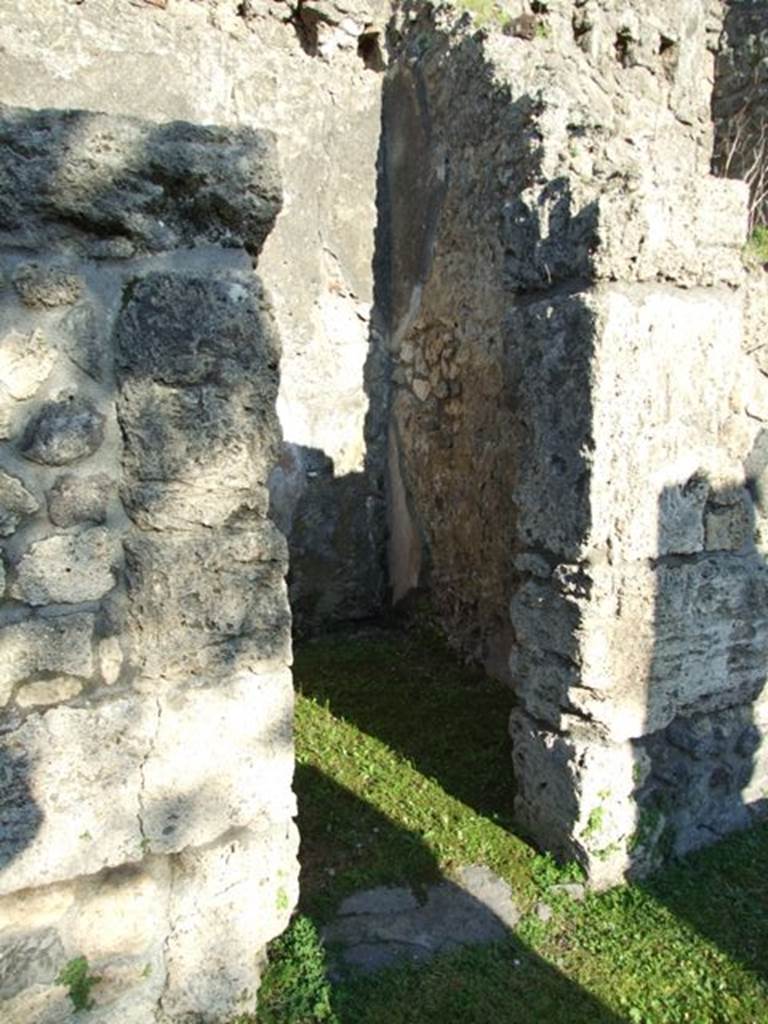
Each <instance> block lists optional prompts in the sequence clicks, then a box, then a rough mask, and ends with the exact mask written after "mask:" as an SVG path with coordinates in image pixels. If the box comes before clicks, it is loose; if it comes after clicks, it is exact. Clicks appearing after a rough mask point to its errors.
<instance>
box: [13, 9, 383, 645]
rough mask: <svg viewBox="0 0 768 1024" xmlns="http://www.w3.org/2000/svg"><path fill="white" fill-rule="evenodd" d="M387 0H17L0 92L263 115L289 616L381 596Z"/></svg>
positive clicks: (362, 611) (338, 617) (59, 101)
mask: <svg viewBox="0 0 768 1024" xmlns="http://www.w3.org/2000/svg"><path fill="white" fill-rule="evenodd" d="M388 12H389V4H388V3H387V2H386V0H359V2H358V0H355V2H353V3H349V2H344V3H340V4H336V3H333V2H331V0H311V2H304V3H302V4H300V5H291V4H288V3H285V2H283V0H249V2H245V3H241V2H239V0H169V2H168V3H159V4H149V3H136V2H132V0H87V2H86V3H81V4H68V3H60V4H55V5H53V6H52V5H51V4H50V3H49V2H47V0H29V2H25V3H24V4H20V5H17V6H16V7H15V8H14V10H13V12H12V13H11V12H10V11H5V12H4V15H5V16H4V17H3V19H2V24H0V46H2V50H3V54H4V57H3V61H2V67H0V101H3V102H6V103H10V104H16V105H19V106H27V107H55V108H59V109H66V108H79V109H86V110H94V111H106V112H108V113H114V114H128V115H133V116H138V117H143V118H146V119H148V120H150V121H154V122H167V121H170V120H174V119H182V120H186V121H189V122H192V123H195V124H217V125H225V126H244V127H254V128H260V129H271V130H273V131H274V132H275V134H276V137H277V147H278V156H279V161H280V165H281V173H282V175H283V181H284V203H283V208H282V211H281V214H280V216H279V218H278V220H277V223H276V226H275V230H274V231H273V232H272V234H271V235H270V237H269V238H268V240H267V242H266V244H265V247H264V252H263V254H262V256H261V260H260V264H259V273H260V276H261V278H262V280H263V282H264V286H265V288H266V289H267V291H268V292H269V294H270V297H271V300H272V302H273V306H274V312H275V317H276V322H277V325H278V329H279V332H280V337H281V339H282V343H283V359H282V364H281V374H280V391H279V396H278V412H279V416H280V421H281V424H282V430H283V438H284V441H283V448H282V451H281V456H280V459H279V460H278V464H277V466H276V467H275V470H274V472H273V474H272V478H271V480H270V490H271V495H272V506H273V518H274V519H275V521H276V523H277V524H278V526H279V528H280V529H281V530H282V531H283V532H284V533H285V534H286V535H287V536H288V538H289V544H290V551H291V574H290V578H289V584H290V591H291V606H292V609H293V614H294V619H295V625H296V627H297V628H299V629H301V630H312V629H316V628H318V627H320V626H322V625H323V624H328V623H329V622H334V621H343V620H347V619H355V618H359V617H366V616H369V615H372V614H376V613H377V612H378V611H379V610H380V609H381V607H382V602H383V600H384V597H385V587H386V581H385V558H386V555H385V540H384V530H385V507H384V463H385V459H386V423H385V416H386V406H387V397H386V394H387V392H386V386H385V381H386V372H385V369H384V366H385V363H386V355H385V353H384V352H383V351H382V346H381V344H380V330H379V328H378V326H377V323H376V321H375V318H373V316H372V309H373V301H374V295H373V281H374V272H373V266H372V264H373V258H374V236H375V231H376V162H377V154H378V145H379V134H380V94H381V74H380V71H379V70H377V69H379V68H380V67H381V66H382V59H383V58H382V52H383V49H384V42H383V29H384V27H385V24H386V20H387V18H388Z"/></svg>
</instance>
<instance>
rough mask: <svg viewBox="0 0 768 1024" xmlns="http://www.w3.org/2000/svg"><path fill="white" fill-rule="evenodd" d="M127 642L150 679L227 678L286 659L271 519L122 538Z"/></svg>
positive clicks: (276, 537) (280, 551) (282, 556)
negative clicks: (245, 526) (239, 527)
mask: <svg viewBox="0 0 768 1024" xmlns="http://www.w3.org/2000/svg"><path fill="white" fill-rule="evenodd" d="M125 554H126V574H127V580H128V596H129V613H128V614H129V623H130V624H129V630H128V642H129V643H130V644H131V645H132V648H133V655H132V656H133V658H134V659H138V660H139V663H140V666H141V672H142V675H144V676H146V677H148V678H155V679H158V678H191V677H194V676H197V675H202V676H203V678H219V677H221V676H222V675H224V676H227V675H229V674H230V673H231V672H232V671H235V670H236V669H237V668H249V669H252V670H268V669H270V668H272V667H279V666H282V665H285V664H287V663H288V661H289V660H290V636H289V633H290V612H289V609H288V602H287V597H286V591H285V584H284V582H283V577H284V574H285V568H286V547H285V541H284V540H283V537H282V536H281V535H280V534H279V533H278V531H277V530H276V528H275V527H274V526H273V525H272V524H271V523H269V522H266V523H263V524H262V525H261V526H260V527H259V529H253V530H243V531H237V532H233V533H227V534H224V535H221V534H220V535H218V536H217V535H215V534H212V533H211V532H210V531H207V532H206V531H200V532H192V533H190V534H188V535H184V536H179V537H170V536H169V537H167V538H165V537H163V536H159V537H158V536H153V535H142V534H139V533H134V534H133V535H130V536H129V537H127V538H126V540H125Z"/></svg>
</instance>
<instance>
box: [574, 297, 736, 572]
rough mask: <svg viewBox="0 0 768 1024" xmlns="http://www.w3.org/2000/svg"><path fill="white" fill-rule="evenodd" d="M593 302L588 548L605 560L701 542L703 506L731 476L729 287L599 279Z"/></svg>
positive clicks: (689, 548) (688, 548)
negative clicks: (607, 555) (603, 283)
mask: <svg viewBox="0 0 768 1024" xmlns="http://www.w3.org/2000/svg"><path fill="white" fill-rule="evenodd" d="M586 301H587V302H588V305H589V306H590V307H591V308H593V309H594V310H595V317H596V330H595V334H594V345H595V348H594V356H593V360H594V361H593V371H592V372H593V377H592V381H593V383H592V393H591V399H590V404H591V406H592V410H593V412H592V423H591V432H590V443H591V444H592V445H594V451H593V453H592V455H591V457H590V460H589V461H590V484H589V492H590V493H589V500H590V504H591V509H592V514H591V546H593V547H594V548H595V549H598V550H600V549H602V550H606V549H607V548H608V547H609V546H610V550H611V553H612V558H613V559H623V558H625V559H637V558H658V557H660V556H664V555H667V554H691V553H694V552H696V551H701V550H702V549H703V546H704V529H703V503H704V498H705V497H706V498H707V500H709V496H710V495H709V493H708V492H707V491H706V488H705V484H706V483H708V484H709V487H710V491H711V493H712V494H716V492H717V491H718V490H719V489H720V488H721V481H722V480H723V478H724V477H726V478H727V477H731V478H733V477H737V476H738V474H739V473H743V470H742V469H741V466H740V461H741V459H743V458H744V455H745V452H744V450H743V448H742V449H741V450H738V451H733V452H731V451H730V450H729V449H730V442H729V441H728V437H729V433H728V430H729V424H730V423H731V421H732V419H733V412H732V405H731V401H732V394H733V392H734V390H735V389H737V387H738V385H739V382H740V380H741V374H742V355H741V304H740V300H739V296H738V293H736V292H728V291H720V290H716V289H708V290H699V291H697V290H683V289H671V288H666V287H662V286H650V285H648V286H635V287H631V286H630V287H626V286H609V287H606V288H603V289H599V290H598V291H597V292H596V293H595V294H594V295H593V296H592V297H590V298H589V299H588V300H586Z"/></svg>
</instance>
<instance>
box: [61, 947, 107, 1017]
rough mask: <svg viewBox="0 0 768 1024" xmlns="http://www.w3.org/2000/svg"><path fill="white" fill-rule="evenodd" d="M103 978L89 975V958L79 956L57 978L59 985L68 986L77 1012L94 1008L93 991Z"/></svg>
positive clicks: (66, 965) (67, 964)
mask: <svg viewBox="0 0 768 1024" xmlns="http://www.w3.org/2000/svg"><path fill="white" fill-rule="evenodd" d="M99 981H101V978H100V977H99V975H98V974H90V973H89V965H88V958H87V957H84V956H77V957H74V959H72V960H70V961H69V962H68V963H66V964H65V965H64V966H63V967H62V968H61V970H60V971H59V973H58V975H57V976H56V984H57V985H66V987H67V990H68V992H69V998H70V999H71V1000H72V1005H73V1006H74V1008H75V1009H76V1010H90V1009H91V1007H92V1006H93V1000H92V999H91V989H92V988H93V986H94V985H96V984H97V983H98V982H99Z"/></svg>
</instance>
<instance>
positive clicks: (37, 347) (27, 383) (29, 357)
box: [0, 329, 58, 400]
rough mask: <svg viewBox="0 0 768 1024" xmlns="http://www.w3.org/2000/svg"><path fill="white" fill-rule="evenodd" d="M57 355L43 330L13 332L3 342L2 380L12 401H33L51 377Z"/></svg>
mask: <svg viewBox="0 0 768 1024" xmlns="http://www.w3.org/2000/svg"><path fill="white" fill-rule="evenodd" d="M57 355H58V353H57V352H56V349H55V348H54V347H53V346H52V345H51V344H50V342H49V341H48V340H47V338H46V337H45V335H44V334H43V332H42V331H41V330H39V329H38V330H35V331H32V333H31V334H22V333H20V332H19V331H11V332H10V333H9V334H6V335H5V337H4V338H3V339H2V340H0V380H2V382H3V385H4V387H5V389H6V390H7V391H8V393H9V394H10V395H11V396H12V397H13V398H15V399H19V400H21V399H26V398H31V397H32V396H33V395H34V393H35V392H36V391H37V389H38V388H39V387H40V385H41V384H42V383H43V381H44V380H46V379H47V378H48V376H49V374H50V372H51V370H52V369H53V366H54V363H55V362H56V358H57Z"/></svg>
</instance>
